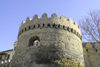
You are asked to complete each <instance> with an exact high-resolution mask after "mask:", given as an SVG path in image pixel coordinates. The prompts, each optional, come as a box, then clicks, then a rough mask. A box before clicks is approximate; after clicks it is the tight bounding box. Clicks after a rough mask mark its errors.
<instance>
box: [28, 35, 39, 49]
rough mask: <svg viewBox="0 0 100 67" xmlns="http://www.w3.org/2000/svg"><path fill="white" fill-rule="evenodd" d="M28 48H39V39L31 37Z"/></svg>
mask: <svg viewBox="0 0 100 67" xmlns="http://www.w3.org/2000/svg"><path fill="white" fill-rule="evenodd" d="M30 46H40V39H39V37H37V36H34V37H32V38H31V39H30V40H29V47H30Z"/></svg>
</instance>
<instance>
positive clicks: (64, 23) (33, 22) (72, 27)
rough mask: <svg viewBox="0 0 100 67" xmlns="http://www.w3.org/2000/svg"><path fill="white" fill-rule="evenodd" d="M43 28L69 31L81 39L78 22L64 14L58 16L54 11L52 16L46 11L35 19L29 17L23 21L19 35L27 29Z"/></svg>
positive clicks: (35, 16)
mask: <svg viewBox="0 0 100 67" xmlns="http://www.w3.org/2000/svg"><path fill="white" fill-rule="evenodd" d="M37 28H38V29H42V28H55V29H62V30H65V31H69V32H71V33H73V34H75V35H76V36H78V37H79V38H80V39H81V32H80V27H79V26H78V24H77V23H76V22H75V23H74V22H73V20H72V19H71V18H69V19H66V17H65V16H64V15H62V16H60V18H58V17H57V15H56V14H55V13H54V14H52V15H51V17H48V15H47V14H46V13H44V14H43V15H42V17H41V18H39V16H38V15H34V17H33V19H31V18H29V17H27V19H26V21H22V24H21V26H20V29H19V35H18V37H19V36H20V35H21V34H22V33H23V32H25V31H28V30H33V29H37Z"/></svg>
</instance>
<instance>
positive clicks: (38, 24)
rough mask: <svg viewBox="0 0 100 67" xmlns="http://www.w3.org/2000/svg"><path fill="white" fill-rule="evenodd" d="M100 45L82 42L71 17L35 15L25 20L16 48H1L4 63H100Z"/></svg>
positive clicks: (47, 66) (15, 66)
mask: <svg viewBox="0 0 100 67" xmlns="http://www.w3.org/2000/svg"><path fill="white" fill-rule="evenodd" d="M99 47H100V45H99V43H83V44H82V41H81V31H80V27H79V26H78V25H77V23H73V21H72V19H71V18H69V19H66V17H65V16H61V17H60V18H58V17H57V15H56V14H52V15H51V17H50V18H48V16H47V14H43V15H42V17H41V18H39V17H38V16H37V15H35V16H34V17H33V19H31V18H29V17H28V18H27V19H26V21H23V22H22V24H21V26H20V28H19V34H18V41H17V42H15V43H14V49H12V50H8V51H3V52H0V67H19V66H20V67H68V66H70V67H99V65H100V63H99ZM84 64H85V65H84Z"/></svg>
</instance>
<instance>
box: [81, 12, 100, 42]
mask: <svg viewBox="0 0 100 67" xmlns="http://www.w3.org/2000/svg"><path fill="white" fill-rule="evenodd" d="M79 22H80V23H79V25H80V27H81V29H82V40H83V41H84V40H85V41H90V42H100V11H90V13H89V15H88V16H87V17H85V18H83V19H81V20H80V21H79Z"/></svg>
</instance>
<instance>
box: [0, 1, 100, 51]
mask: <svg viewBox="0 0 100 67" xmlns="http://www.w3.org/2000/svg"><path fill="white" fill-rule="evenodd" d="M97 9H98V10H100V0H0V37H1V38H0V51H4V50H8V49H12V48H13V43H14V42H15V41H17V36H18V30H19V26H20V24H21V22H22V20H25V19H26V18H27V17H31V18H32V17H33V15H35V14H38V15H39V16H40V17H41V15H42V14H43V13H47V14H48V16H49V17H50V15H51V14H52V13H56V14H57V15H58V17H59V16H60V15H62V14H64V15H65V16H66V17H67V18H69V17H71V18H72V19H73V20H74V21H78V20H79V19H81V18H83V17H84V16H86V15H87V14H88V13H89V11H90V10H97Z"/></svg>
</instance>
